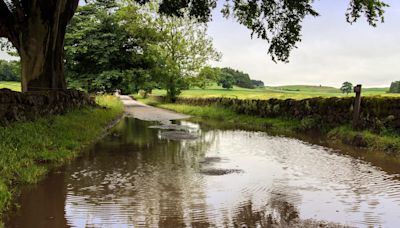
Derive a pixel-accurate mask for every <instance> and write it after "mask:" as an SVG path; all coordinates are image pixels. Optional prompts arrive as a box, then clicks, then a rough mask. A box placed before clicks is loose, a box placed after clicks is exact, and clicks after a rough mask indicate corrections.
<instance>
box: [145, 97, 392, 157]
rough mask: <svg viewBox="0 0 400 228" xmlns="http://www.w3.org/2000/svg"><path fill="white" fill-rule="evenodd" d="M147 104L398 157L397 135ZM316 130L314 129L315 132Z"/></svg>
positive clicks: (223, 123)
mask: <svg viewBox="0 0 400 228" xmlns="http://www.w3.org/2000/svg"><path fill="white" fill-rule="evenodd" d="M139 100H140V101H142V102H144V103H147V104H149V105H153V106H157V107H161V108H165V109H169V110H173V111H176V112H180V113H185V114H188V115H191V116H194V118H195V120H196V121H199V122H202V120H206V121H204V122H210V121H213V122H214V123H216V124H217V125H218V126H219V127H226V128H237V127H238V128H241V129H246V130H257V131H268V132H270V133H273V134H282V135H286V136H295V135H299V133H300V134H303V133H309V132H313V133H315V130H318V131H319V134H320V135H321V136H323V137H324V138H328V139H329V140H330V141H336V142H338V143H343V144H346V145H351V146H356V147H363V148H368V149H369V150H377V151H383V152H386V153H388V154H395V155H400V135H398V134H394V133H391V132H382V133H380V134H377V133H374V132H372V131H353V130H352V128H351V127H350V126H348V125H343V126H339V127H335V128H324V127H323V126H315V125H314V122H313V120H312V119H308V118H304V119H302V120H293V119H285V118H260V117H255V116H249V115H240V114H237V113H235V112H234V111H232V110H230V109H227V108H222V107H218V106H214V105H212V106H205V107H203V106H194V105H187V104H171V103H160V102H158V101H156V100H154V99H151V98H148V99H139ZM316 128H317V129H316Z"/></svg>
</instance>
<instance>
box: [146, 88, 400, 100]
mask: <svg viewBox="0 0 400 228" xmlns="http://www.w3.org/2000/svg"><path fill="white" fill-rule="evenodd" d="M388 90H389V89H388V88H364V89H363V92H362V94H363V96H397V97H400V94H390V93H386V91H388ZM165 94H166V91H165V90H154V91H153V95H165ZM180 96H183V97H230V98H239V99H271V98H276V99H289V98H292V99H298V100H300V99H305V98H312V97H349V96H354V94H348V95H347V94H343V93H342V92H341V91H340V90H339V89H337V88H334V87H325V86H321V87H320V86H309V85H290V86H279V87H264V88H256V89H245V88H240V87H234V88H233V89H231V90H226V89H222V88H221V87H218V86H216V85H215V86H210V87H208V88H207V89H199V88H192V89H190V90H185V91H182V94H181V95H180Z"/></svg>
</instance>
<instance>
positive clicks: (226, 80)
mask: <svg viewBox="0 0 400 228" xmlns="http://www.w3.org/2000/svg"><path fill="white" fill-rule="evenodd" d="M234 84H235V78H234V77H233V76H232V75H231V74H227V73H226V72H225V73H222V74H221V76H220V79H219V80H218V85H220V86H222V88H224V89H232V88H233V85H234Z"/></svg>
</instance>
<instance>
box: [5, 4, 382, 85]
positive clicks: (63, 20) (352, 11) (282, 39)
mask: <svg viewBox="0 0 400 228" xmlns="http://www.w3.org/2000/svg"><path fill="white" fill-rule="evenodd" d="M103 1H107V0H103ZM135 1H137V2H139V3H141V4H144V3H146V2H149V1H150V0H135ZM313 1H314V0H244V1H237V0H226V3H225V7H224V8H223V13H224V14H225V15H229V14H233V15H234V17H235V18H236V20H237V21H238V22H239V23H240V24H242V25H244V26H246V27H247V28H249V29H250V30H251V31H252V32H253V35H256V36H258V37H260V38H262V39H264V40H266V41H268V42H269V43H270V47H269V50H268V52H269V54H270V55H271V56H272V58H273V60H280V61H287V60H288V57H289V54H290V51H291V50H292V49H293V48H295V47H296V43H297V42H299V41H300V40H301V35H300V31H301V28H302V26H301V23H302V21H303V20H304V18H305V17H306V16H307V15H312V16H317V15H318V13H317V12H316V11H315V10H314V9H313V7H312V3H313ZM78 2H79V0H0V37H5V38H6V39H7V40H8V41H10V42H11V43H12V45H13V46H14V47H15V48H16V49H17V51H18V53H19V55H20V57H21V64H22V90H23V91H28V90H40V89H64V88H65V79H64V72H63V71H64V69H63V44H64V36H65V31H66V26H67V24H68V23H69V21H70V19H71V18H72V16H73V14H74V12H75V10H76V8H77V5H78ZM216 4H217V0H163V1H161V2H160V7H159V11H160V12H161V13H164V14H167V15H175V16H183V12H185V11H186V12H187V11H188V12H189V15H190V16H191V17H193V18H196V19H198V20H199V21H201V22H207V21H209V20H210V17H211V10H212V9H213V8H215V7H216ZM386 6H387V5H386V4H385V3H384V2H382V1H381V0H350V5H349V9H348V11H347V14H346V16H347V20H348V22H350V23H352V22H355V21H356V20H357V19H358V18H360V17H361V15H365V17H366V18H367V21H368V22H369V23H370V24H371V25H373V26H375V25H376V23H377V21H379V20H382V21H383V13H384V8H385V7H386ZM183 9H186V10H183Z"/></svg>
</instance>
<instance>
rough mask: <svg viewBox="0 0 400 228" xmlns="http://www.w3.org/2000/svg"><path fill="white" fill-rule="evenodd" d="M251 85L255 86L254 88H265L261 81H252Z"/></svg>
mask: <svg viewBox="0 0 400 228" xmlns="http://www.w3.org/2000/svg"><path fill="white" fill-rule="evenodd" d="M251 84H253V86H254V87H264V86H265V85H264V82H263V81H261V80H251Z"/></svg>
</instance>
